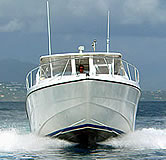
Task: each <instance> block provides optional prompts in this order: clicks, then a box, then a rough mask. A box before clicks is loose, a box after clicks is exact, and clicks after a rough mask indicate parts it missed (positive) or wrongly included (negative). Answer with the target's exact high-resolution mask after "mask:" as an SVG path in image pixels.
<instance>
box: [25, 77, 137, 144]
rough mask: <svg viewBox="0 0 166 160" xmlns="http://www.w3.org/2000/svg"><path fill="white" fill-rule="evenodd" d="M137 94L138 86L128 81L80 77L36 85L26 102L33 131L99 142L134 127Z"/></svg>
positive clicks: (45, 134) (69, 138)
mask: <svg viewBox="0 0 166 160" xmlns="http://www.w3.org/2000/svg"><path fill="white" fill-rule="evenodd" d="M139 98H140V90H139V88H138V87H135V86H132V85H129V84H123V83H119V82H115V81H112V82H111V81H104V80H97V79H81V80H76V81H71V82H63V83H59V84H52V85H50V86H49V85H48V86H45V87H41V88H40V87H39V88H38V89H36V90H33V91H32V92H30V93H29V95H28V96H27V104H26V105H27V113H28V117H29V120H30V126H31V130H32V132H34V133H36V134H38V135H41V136H52V137H59V138H62V139H66V140H68V141H72V142H81V141H85V139H87V141H89V139H91V138H92V137H93V141H96V142H100V141H104V140H106V139H107V138H110V137H111V136H116V135H119V134H121V133H128V132H130V131H133V130H134V128H135V118H136V111H137V104H138V101H139ZM87 134H89V136H90V137H87Z"/></svg>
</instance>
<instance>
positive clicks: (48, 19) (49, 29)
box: [47, 1, 52, 55]
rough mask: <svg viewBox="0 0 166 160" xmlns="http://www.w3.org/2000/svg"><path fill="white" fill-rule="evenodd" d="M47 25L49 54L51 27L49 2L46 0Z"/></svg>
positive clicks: (49, 50)
mask: <svg viewBox="0 0 166 160" xmlns="http://www.w3.org/2000/svg"><path fill="white" fill-rule="evenodd" d="M47 25H48V45H49V47H48V52H49V55H51V53H52V51H51V28H50V9H49V3H48V1H47Z"/></svg>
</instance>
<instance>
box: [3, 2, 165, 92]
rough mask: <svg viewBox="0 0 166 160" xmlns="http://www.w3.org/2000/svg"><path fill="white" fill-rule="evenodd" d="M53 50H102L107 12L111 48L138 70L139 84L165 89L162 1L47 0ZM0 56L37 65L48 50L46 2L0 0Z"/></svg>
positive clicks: (149, 87)
mask: <svg viewBox="0 0 166 160" xmlns="http://www.w3.org/2000/svg"><path fill="white" fill-rule="evenodd" d="M49 2H50V12H51V32H52V50H53V52H54V53H61V52H77V48H78V46H79V45H85V50H86V51H90V50H92V48H91V43H92V41H93V39H97V50H98V51H104V50H105V49H106V21H107V11H108V10H110V11H111V50H112V51H118V52H121V53H122V54H123V58H124V59H125V60H127V61H129V62H131V63H132V64H134V65H136V67H137V68H138V69H139V71H140V76H141V86H142V88H143V89H144V90H145V89H148V90H151V89H152V90H154V89H166V85H165V82H166V71H165V68H166V0H49ZM0 48H1V51H0V59H6V58H9V57H11V58H15V59H18V60H21V61H29V62H33V63H36V64H38V61H39V57H40V56H41V55H44V54H47V52H48V42H47V19H46V0H0Z"/></svg>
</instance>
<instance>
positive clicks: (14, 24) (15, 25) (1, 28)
mask: <svg viewBox="0 0 166 160" xmlns="http://www.w3.org/2000/svg"><path fill="white" fill-rule="evenodd" d="M22 28H23V23H22V22H21V21H19V20H17V19H13V20H11V21H9V22H8V23H7V24H5V25H0V32H15V31H20V30H21V29H22Z"/></svg>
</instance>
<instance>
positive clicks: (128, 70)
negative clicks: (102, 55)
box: [126, 62, 132, 80]
mask: <svg viewBox="0 0 166 160" xmlns="http://www.w3.org/2000/svg"><path fill="white" fill-rule="evenodd" d="M126 64H127V72H128V74H129V80H132V79H131V75H130V69H129V64H128V63H127V62H126Z"/></svg>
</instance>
